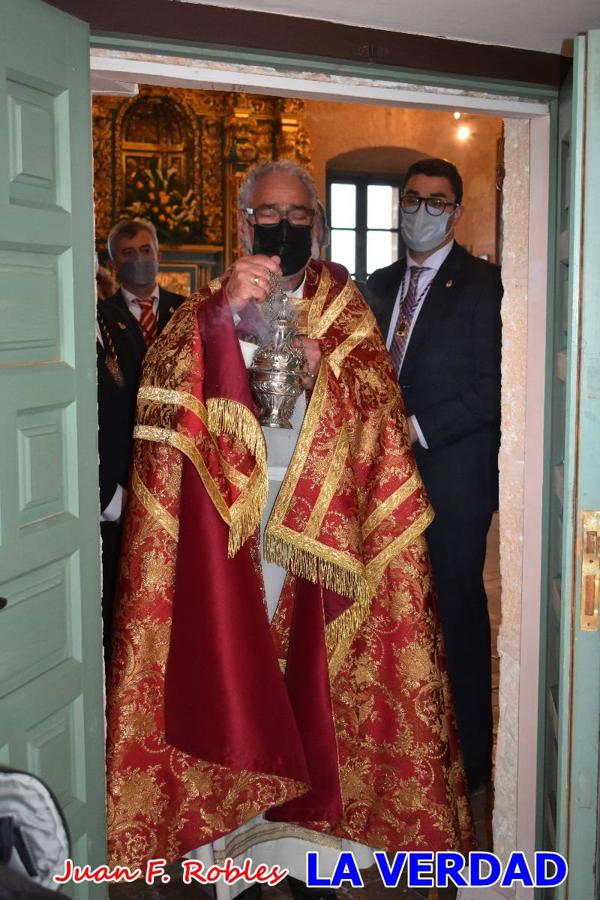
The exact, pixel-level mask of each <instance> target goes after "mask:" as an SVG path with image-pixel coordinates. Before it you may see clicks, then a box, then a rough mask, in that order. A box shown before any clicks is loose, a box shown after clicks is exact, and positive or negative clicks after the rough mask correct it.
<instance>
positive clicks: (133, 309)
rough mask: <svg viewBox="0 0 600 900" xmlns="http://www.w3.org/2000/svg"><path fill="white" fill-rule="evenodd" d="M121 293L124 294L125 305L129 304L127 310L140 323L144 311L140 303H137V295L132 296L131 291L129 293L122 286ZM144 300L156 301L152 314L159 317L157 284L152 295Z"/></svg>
mask: <svg viewBox="0 0 600 900" xmlns="http://www.w3.org/2000/svg"><path fill="white" fill-rule="evenodd" d="M121 293H122V294H123V298H124V300H125V303H126V304H127V309H128V310H129V312H130V313H131V315H132V316H133V317H134V318H135V319H137V321H138V322H139V321H140V319H141V317H142V310H141V307H140V305H139V303H136V300H138V299H139V298H138V296H137V294H132V293H131V291H128V290H127V288H124V287H123V285H121ZM143 299H144V300H153V301H154V303H153V304H152V312H153V313H154V315H155V316H158V285H157V284H155V285H154V287H153V288H152V293H151V294H148V296H147V297H144V298H143Z"/></svg>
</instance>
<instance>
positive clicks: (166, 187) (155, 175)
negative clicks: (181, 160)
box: [123, 166, 201, 244]
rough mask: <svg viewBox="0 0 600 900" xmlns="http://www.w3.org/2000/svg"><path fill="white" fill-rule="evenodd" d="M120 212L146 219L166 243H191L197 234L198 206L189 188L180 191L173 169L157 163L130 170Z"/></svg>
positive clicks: (126, 215)
mask: <svg viewBox="0 0 600 900" xmlns="http://www.w3.org/2000/svg"><path fill="white" fill-rule="evenodd" d="M126 200H127V203H126V206H125V208H124V209H123V215H124V216H125V217H127V218H135V217H139V218H142V219H149V220H150V222H152V223H153V224H154V226H155V227H156V231H157V234H158V238H159V240H160V241H164V242H166V243H168V244H184V243H194V242H195V241H197V240H199V239H200V237H201V222H200V208H199V204H198V201H197V200H196V198H195V197H194V196H193V191H191V190H189V191H188V192H187V193H186V194H184V193H182V191H181V188H180V184H179V181H178V179H177V169H175V168H171V169H167V171H166V172H164V171H163V170H162V169H161V168H160V166H153V167H152V168H148V169H146V168H144V169H138V170H137V171H136V172H134V174H133V176H132V178H131V182H130V185H129V189H128V191H127V197H126Z"/></svg>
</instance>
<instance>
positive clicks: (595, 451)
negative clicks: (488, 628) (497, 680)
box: [538, 32, 600, 900]
mask: <svg viewBox="0 0 600 900" xmlns="http://www.w3.org/2000/svg"><path fill="white" fill-rule="evenodd" d="M557 144H558V152H557V172H556V174H557V184H558V188H557V204H556V205H557V220H556V232H555V242H556V268H555V273H554V303H553V304H552V307H553V310H554V315H553V322H552V323H551V330H552V339H551V341H550V346H551V358H550V360H549V378H548V386H549V387H548V413H549V414H548V433H547V444H546V446H547V453H546V457H547V471H546V488H547V490H546V521H547V523H548V532H547V539H546V554H545V565H546V572H545V586H544V588H545V589H544V596H543V601H544V603H543V608H544V626H543V634H542V647H543V649H542V658H543V659H544V669H545V671H544V672H543V673H542V674H543V678H542V691H543V693H542V697H541V700H540V716H541V721H540V725H541V729H540V733H541V734H542V744H541V754H540V764H541V765H540V806H539V825H540V833H539V840H538V846H539V847H544V848H546V849H554V850H557V851H559V852H560V853H563V854H564V855H565V856H566V857H567V860H568V862H569V869H570V872H569V877H568V880H567V882H566V883H565V884H564V885H563V886H562V887H560V888H557V889H556V890H555V891H554V892H552V891H548V892H547V896H549V897H556V898H561V900H563V898H564V900H566V898H569V900H591V898H593V897H594V896H595V875H594V865H595V854H596V832H597V798H598V731H599V723H600V717H599V697H600V691H599V687H600V666H599V663H600V653H599V650H600V639H599V633H598V615H597V604H598V597H597V592H598V588H599V577H598V576H597V575H596V574H595V572H594V567H595V565H596V562H595V558H597V557H596V553H597V552H600V533H598V532H600V514H599V517H598V519H597V520H594V519H593V518H592V521H591V531H592V533H593V534H597V538H594V537H586V536H585V535H584V514H585V513H586V511H588V512H589V511H595V510H600V469H599V460H600V32H591V33H590V34H588V35H586V36H583V37H580V38H577V40H576V46H575V59H574V65H573V74H572V80H571V81H570V82H569V83H568V84H567V85H565V88H564V90H563V92H562V96H561V99H560V103H559V114H558V134H557ZM596 528H597V531H596ZM595 548H597V549H595ZM582 551H584V552H582ZM584 566H585V572H584V571H583V569H584ZM586 573H587V574H586ZM582 583H583V591H582ZM594 607H595V611H594Z"/></svg>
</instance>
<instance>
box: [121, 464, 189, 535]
mask: <svg viewBox="0 0 600 900" xmlns="http://www.w3.org/2000/svg"><path fill="white" fill-rule="evenodd" d="M131 490H132V491H133V492H134V493H135V494H137V496H138V498H139V501H140V503H141V504H142V505H143V506H144V508H145V509H146V510H147V511H148V513H149V514H150V515H151V516H152V518H154V519H156V521H157V522H158V523H159V525H160V526H161V527H162V528H164V530H165V531H166V532H167V534H169V535H170V536H171V537H172V538H173V540H174V541H176V540H177V538H178V537H179V523H178V521H177V519H175V518H174V517H173V516H172V515H171V514H170V513H169V512H168V511H167V510H166V509H164V508H163V507H162V506H161V505H160V503H159V502H158V500H157V499H156V498H155V497H154V496H153V495H152V494H151V493H150V491H149V490H148V488H147V487H146V485H145V484H144V482H143V481H142V479H141V478H140V474H139V472H138V470H137V469H136V467H135V464H134V466H133V471H132V473H131Z"/></svg>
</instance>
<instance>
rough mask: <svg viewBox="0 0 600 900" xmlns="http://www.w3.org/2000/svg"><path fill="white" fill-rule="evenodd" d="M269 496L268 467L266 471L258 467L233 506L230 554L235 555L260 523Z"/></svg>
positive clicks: (230, 523)
mask: <svg viewBox="0 0 600 900" xmlns="http://www.w3.org/2000/svg"><path fill="white" fill-rule="evenodd" d="M268 496H269V481H268V478H267V473H266V468H265V471H264V473H263V472H262V471H261V470H260V469H259V468H257V469H256V470H255V472H254V474H253V475H252V478H251V480H250V483H249V485H248V487H247V488H245V489H244V491H243V492H242V494H241V495H240V496H239V497H238V499H237V500H236V501H235V503H234V504H233V506H232V507H231V519H230V522H229V540H228V542H227V554H228V556H230V557H231V556H235V554H236V553H237V552H238V550H239V549H240V547H241V546H242V545H243V544H245V542H246V541H247V540H248V538H249V537H250V535H252V534H254V532H255V531H256V529H257V528H258V526H259V524H260V520H261V518H262V514H263V510H264V508H265V506H266V503H267V499H268Z"/></svg>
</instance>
